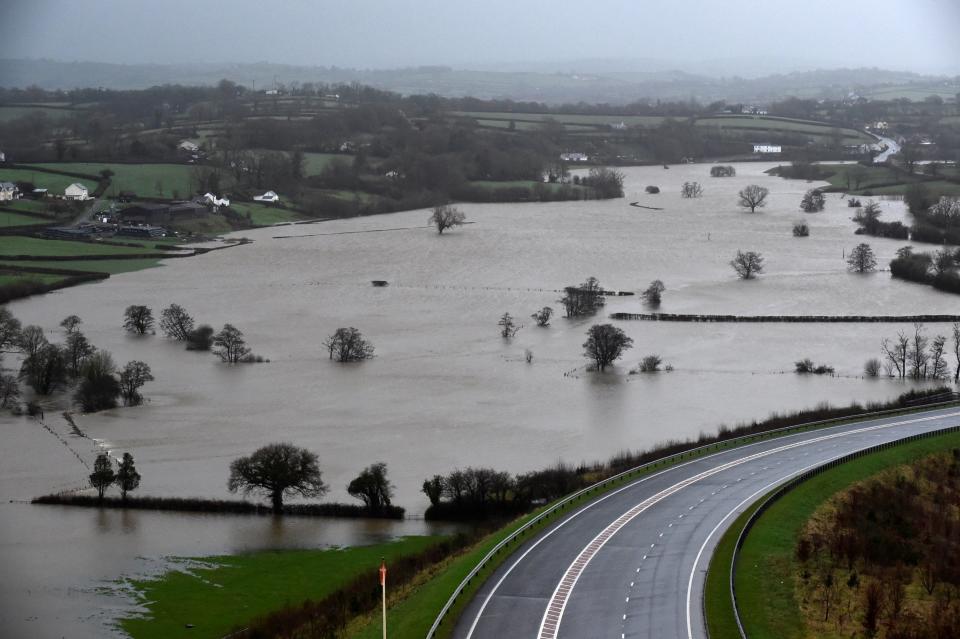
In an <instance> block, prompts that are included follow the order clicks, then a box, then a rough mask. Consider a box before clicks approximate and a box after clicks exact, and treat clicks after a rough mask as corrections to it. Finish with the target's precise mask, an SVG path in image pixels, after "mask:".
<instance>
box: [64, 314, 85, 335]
mask: <svg viewBox="0 0 960 639" xmlns="http://www.w3.org/2000/svg"><path fill="white" fill-rule="evenodd" d="M81 324H83V320H82V319H80V316H79V315H67V316H66V317H65V318H63V321H62V322H60V327H61V328H62V329H63V330H64V331H66V332H67V335H69V334H70V333H72V332H74V331H75V330H77V327H78V326H80V325H81Z"/></svg>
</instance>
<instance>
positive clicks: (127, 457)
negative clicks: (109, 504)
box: [114, 453, 140, 501]
mask: <svg viewBox="0 0 960 639" xmlns="http://www.w3.org/2000/svg"><path fill="white" fill-rule="evenodd" d="M114 483H116V484H117V486H118V487H119V488H120V499H122V500H123V501H127V493H129V492H131V491H134V490H136V489H137V488H138V487H139V486H140V473H138V472H137V467H136V466H135V465H134V464H133V455H131V454H130V453H124V454H123V459H122V460H121V461H120V465H119V467H118V468H117V476H116V478H115V479H114Z"/></svg>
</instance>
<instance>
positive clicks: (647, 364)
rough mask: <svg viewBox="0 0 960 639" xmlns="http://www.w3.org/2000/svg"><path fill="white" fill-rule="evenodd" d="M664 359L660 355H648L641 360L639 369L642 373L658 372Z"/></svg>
mask: <svg viewBox="0 0 960 639" xmlns="http://www.w3.org/2000/svg"><path fill="white" fill-rule="evenodd" d="M662 363H663V359H662V358H661V357H660V356H659V355H647V356H646V357H644V358H643V359H642V360H640V366H639V369H638V370H639V371H640V372H641V373H656V372H658V371H659V370H660V364H662Z"/></svg>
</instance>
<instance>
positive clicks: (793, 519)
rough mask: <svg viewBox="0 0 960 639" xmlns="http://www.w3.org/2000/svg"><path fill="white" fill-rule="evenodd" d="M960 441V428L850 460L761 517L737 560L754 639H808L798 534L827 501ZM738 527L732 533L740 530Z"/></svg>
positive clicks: (742, 607)
mask: <svg viewBox="0 0 960 639" xmlns="http://www.w3.org/2000/svg"><path fill="white" fill-rule="evenodd" d="M957 446H960V433H950V434H947V435H943V436H939V437H933V438H930V439H923V440H920V441H916V442H911V443H909V444H904V445H903V446H898V447H895V448H891V449H889V450H885V451H882V452H879V453H874V454H872V455H868V456H866V457H863V458H860V459H857V460H854V461H851V462H848V463H846V464H843V465H841V466H838V467H836V468H833V469H831V470H829V471H827V472H824V473H822V474H820V475H817V476H816V477H813V478H812V479H810V480H809V481H806V482H804V483H803V484H801V485H800V486H799V487H797V488H796V489H794V490H793V491H791V492H790V493H788V494H787V495H786V496H785V497H784V498H782V499H780V500H779V501H778V502H776V503H775V504H773V505H772V506H771V507H770V509H768V510H767V512H765V513H764V514H763V516H761V517H760V519H759V520H758V522H757V524H756V525H755V526H754V528H753V529H752V530H751V532H750V534H749V535H748V537H747V540H746V543H745V544H744V547H743V550H742V551H741V554H740V557H739V560H738V562H737V576H736V587H737V599H738V602H739V606H740V610H741V611H742V612H746V614H745V615H744V625H745V628H746V631H747V634H748V636H749V637H751V639H806V637H807V636H808V635H809V633H808V632H807V631H806V627H805V624H804V621H803V618H802V616H801V612H800V608H799V605H798V603H797V601H796V599H795V597H794V579H795V578H796V574H797V567H796V563H795V560H794V553H795V549H796V543H797V538H798V535H799V533H800V531H801V530H802V528H803V526H804V524H805V523H806V521H807V520H808V519H809V518H810V516H811V515H812V514H813V513H814V511H815V510H816V509H817V508H819V507H820V506H821V505H822V504H823V503H824V502H826V501H827V500H828V499H830V497H831V496H833V495H834V494H836V493H838V492H840V491H842V490H845V489H846V488H848V487H849V486H851V485H852V484H854V483H856V482H859V481H862V480H864V479H866V478H868V477H870V476H872V475H875V474H876V473H878V472H880V471H882V470H885V469H887V468H890V467H893V466H898V465H901V464H907V463H910V462H912V461H914V460H916V459H919V458H921V457H924V456H926V455H929V454H932V453H935V452H939V451H943V450H947V449H949V448H952V447H957ZM738 534H739V531H734V530H733V529H732V528H731V529H730V530H729V531H728V532H727V533H726V535H727V536H728V535H738Z"/></svg>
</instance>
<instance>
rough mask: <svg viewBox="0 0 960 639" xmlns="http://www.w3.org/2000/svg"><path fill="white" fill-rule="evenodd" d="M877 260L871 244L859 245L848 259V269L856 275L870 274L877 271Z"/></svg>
mask: <svg viewBox="0 0 960 639" xmlns="http://www.w3.org/2000/svg"><path fill="white" fill-rule="evenodd" d="M876 268H877V258H876V256H875V255H874V254H873V249H872V248H870V245H869V244H866V243H863V242H862V243H860V244H857V245H856V246H855V247H854V248H853V250H852V251H850V257H848V258H847V269H848V270H851V271H854V272H856V273H869V272H871V271H874V270H876Z"/></svg>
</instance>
